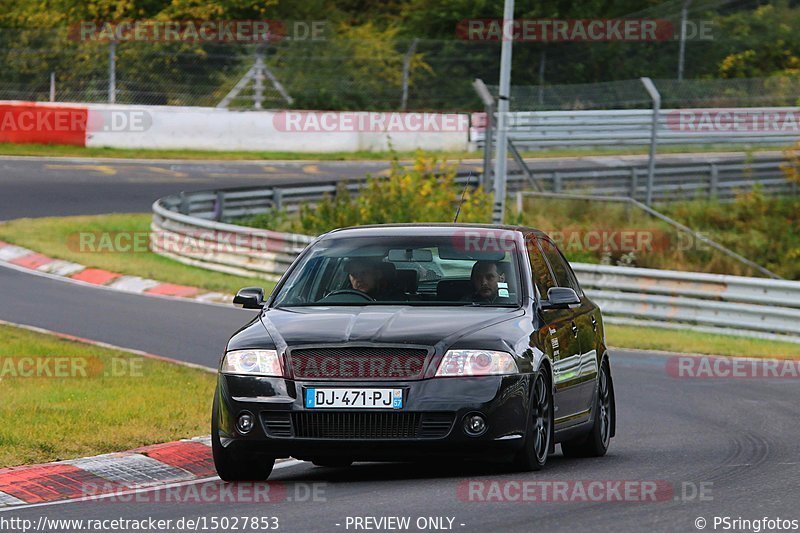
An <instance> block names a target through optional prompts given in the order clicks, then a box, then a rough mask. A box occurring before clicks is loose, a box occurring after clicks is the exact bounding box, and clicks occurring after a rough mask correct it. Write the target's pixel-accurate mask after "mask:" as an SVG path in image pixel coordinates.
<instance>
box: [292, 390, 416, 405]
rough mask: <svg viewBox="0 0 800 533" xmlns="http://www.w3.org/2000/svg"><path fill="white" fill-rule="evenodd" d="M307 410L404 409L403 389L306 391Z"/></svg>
mask: <svg viewBox="0 0 800 533" xmlns="http://www.w3.org/2000/svg"><path fill="white" fill-rule="evenodd" d="M305 399H306V402H305V404H306V409H332V408H338V409H341V408H350V409H354V408H355V409H402V408H403V389H318V388H312V389H306V397H305Z"/></svg>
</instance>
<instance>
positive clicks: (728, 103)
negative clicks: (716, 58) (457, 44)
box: [490, 77, 800, 111]
mask: <svg viewBox="0 0 800 533" xmlns="http://www.w3.org/2000/svg"><path fill="white" fill-rule="evenodd" d="M653 83H654V84H655V86H656V88H657V89H658V91H659V93H660V94H661V106H662V107H664V108H689V107H761V106H800V77H799V78H792V77H771V78H739V79H729V80H724V79H715V80H683V81H678V80H674V79H654V80H653ZM490 89H491V91H492V92H493V93H494V94H495V95H496V94H497V90H498V88H497V86H490ZM651 106H652V99H651V98H650V96H649V95H648V93H647V91H646V90H645V88H644V85H643V84H642V82H641V81H640V80H620V81H611V82H603V83H584V84H571V85H545V86H535V85H514V86H512V88H511V106H510V107H511V110H512V111H550V110H552V111H556V110H563V111H573V110H581V109H644V108H650V107H651Z"/></svg>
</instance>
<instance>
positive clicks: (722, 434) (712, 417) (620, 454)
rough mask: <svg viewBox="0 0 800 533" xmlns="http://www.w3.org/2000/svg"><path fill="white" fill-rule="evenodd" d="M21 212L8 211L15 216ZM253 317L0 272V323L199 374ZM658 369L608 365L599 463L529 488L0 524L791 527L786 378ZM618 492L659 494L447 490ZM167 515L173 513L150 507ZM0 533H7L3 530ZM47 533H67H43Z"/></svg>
mask: <svg viewBox="0 0 800 533" xmlns="http://www.w3.org/2000/svg"><path fill="white" fill-rule="evenodd" d="M218 183H219V182H217V183H215V185H214V186H216V185H217V184H218ZM173 185H174V184H173ZM36 187H38V185H32V188H34V189H35V188H36ZM142 191H143V193H142V194H143V196H144V195H147V194H150V195H152V194H155V195H159V194H161V190H158V191H156V190H155V189H152V190H151V189H149V187H143V188H142ZM167 192H173V191H167ZM28 198H29V199H30V198H31V196H29V197H28ZM84 201H86V199H85V198H84ZM76 202H78V203H80V199H77V200H76ZM89 203H91V202H86V205H88V204H89ZM101 203H102V202H101ZM31 205H32V204H31V203H30V202H26V203H25V204H23V205H22V206H19V207H20V210H21V211H24V210H25V209H31ZM106 210H107V209H106ZM142 210H143V209H139V211H142ZM82 212H89V211H82ZM2 213H4V212H2ZM16 216H20V215H15V216H14V217H16ZM14 217H9V218H14ZM250 316H252V314H251V312H250V311H243V310H238V309H233V308H226V307H223V306H214V305H205V304H199V303H194V302H184V301H176V300H168V299H161V298H153V297H146V296H139V295H132V294H124V293H118V292H113V291H109V290H105V289H100V288H92V287H85V286H80V285H77V284H72V283H68V282H64V281H59V280H53V279H48V278H45V277H41V276H35V275H32V274H28V273H23V272H19V271H16V270H11V269H8V268H0V319H2V320H7V321H11V322H18V323H23V324H29V325H34V326H39V327H44V328H47V329H51V330H55V331H59V332H63V333H69V334H73V335H78V336H82V337H88V338H93V339H96V340H100V341H105V342H109V343H112V344H116V345H119V346H123V347H129V348H136V349H140V350H145V351H148V352H153V353H157V354H160V355H165V356H169V357H175V358H179V359H183V360H186V361H191V362H194V363H199V364H203V365H207V366H215V365H216V363H217V361H218V358H219V355H220V353H221V351H222V349H223V347H224V343H225V341H226V340H227V338H228V336H229V335H230V334H231V333H232V332H233V331H235V330H236V328H237V327H238V326H239V325H241V324H243V323H244V322H245V321H247V320H248V318H249V317H250ZM668 360H669V356H666V355H657V354H646V353H641V352H636V351H627V350H626V351H622V350H616V351H613V352H612V372H613V374H614V377H615V387H616V394H617V404H618V427H617V436H616V438H615V439H614V440H613V441H612V443H611V449H610V451H609V454H608V455H607V456H606V457H603V458H599V459H579V460H568V459H565V458H563V457H562V456H561V454H560V452H557V453H556V455H554V456H552V457H551V458H550V462H549V464H548V466H547V468H546V469H545V470H544V471H543V472H541V473H532V474H520V473H515V472H511V471H509V470H506V469H503V468H502V467H500V466H498V465H493V464H488V463H487V464H467V463H462V462H457V461H454V462H453V463H451V464H446V463H444V462H439V463H436V464H377V463H360V464H356V465H354V466H353V467H351V468H320V467H315V466H313V465H311V464H310V463H301V462H290V463H286V464H285V465H282V466H281V468H279V469H276V470H275V472H274V473H273V476H272V477H271V480H272V481H276V482H278V484H277V485H274V486H273V492H272V493H273V494H275V495H276V499H277V500H278V501H274V502H271V503H250V502H249V501H247V498H246V497H243V498H242V499H243V500H245V501H243V502H238V503H230V502H229V501H224V502H220V501H213V500H214V498H213V497H212V498H210V500H212V501H204V502H202V503H175V502H174V501H172V500H169V498H170V496H169V495H168V494H167V491H166V490H160V491H156V492H150V493H146V494H144V495H139V496H137V498H136V500H135V501H134V502H131V501H130V498H129V499H127V500H125V498H122V497H120V498H118V499H116V500H110V501H108V500H106V501H104V500H99V501H96V502H70V503H65V504H59V505H52V506H41V507H33V508H28V509H20V510H14V511H7V512H3V513H0V518H5V519H10V518H26V519H30V520H33V522H34V523H37V522H38V521H39V520H40V518H42V517H44V518H52V519H89V518H92V519H116V518H127V519H145V518H155V519H159V518H162V519H172V520H173V521H175V520H178V519H180V518H198V517H205V519H206V520H211V517H228V518H233V517H237V516H238V517H242V516H248V517H252V516H260V517H269V516H274V517H277V518H278V519H279V524H280V528H279V530H283V531H355V530H357V529H355V528H354V527H353V525H352V523H351V525H350V526H349V527H348V526H347V524H348V517H350V519H351V520H352V519H353V517H367V516H369V517H375V518H380V517H388V516H399V517H410V519H411V528H410V530H411V531H414V530H417V528H416V521H417V519H418V518H420V517H449V518H452V519H453V523H452V524H453V525H452V529H453V530H457V531H458V530H460V531H494V530H506V531H561V530H572V531H580V530H584V531H617V532H620V531H648V530H657V531H698V529H697V528H696V526H695V521H696V519H698V518H700V517H702V518H704V519H705V520H706V521H707V525H706V527H705V529H706V530H708V531H715V530H716V531H720V530H722V528H721V527H720V526H717V528H716V529H715V528H714V527H713V520H714V517H730V518H731V519H736V518H744V519H752V520H761V519H762V518H763V517H768V518H771V519H775V518H781V519H789V520H791V519H794V520H800V506H798V503H800V486H799V484H798V483H797V480H798V479H800V423H798V416H797V412H798V407H797V406H798V405H800V388H799V387H798V386H797V384H798V382H797V379H782V380H765V379H739V380H737V379H688V378H676V377H672V376H671V375H670V374H669V373H668V372H667V370H666V368H667V362H668ZM623 480H625V481H633V482H636V483H641V482H645V483H648V482H658V483H659V486H660V487H663V486H664V484H666V485H667V486H669V487H671V488H672V491H669V492H667V493H664V492H661V491H659V493H658V495H657V499H658V501H655V502H652V501H651V502H637V501H623V502H619V501H615V502H607V501H595V502H586V501H579V500H580V498H579V497H578V496H575V493H574V492H571V493H570V494H573V496H571V499H572V501H566V502H565V501H556V502H554V501H547V502H541V501H522V502H521V501H514V502H503V503H498V502H482V501H464V499H463V498H462V497H460V496H459V494H462V495H463V492H461V493H460V492H459V488H460V487H462V488H463V486H464V484H465V483H470V482H485V483H491V482H495V481H496V482H500V483H506V482H514V481H517V482H524V481H528V482H530V481H538V482H556V481H566V482H569V483H572V484H573V485H571V486H574V484H576V483H583V482H588V481H602V482H608V483H610V484H611V485H613V483H614V482H615V481H623ZM219 483H220V482H219V480H205V481H199V482H195V484H194V486H193V487H194V488H195V489H205V490H207V491H208V489H209V488H213V487H215V486H216V485H217V484H219ZM312 484H318V485H314V489H315V490H316V491H317V496H316V498H309V497H308V490H309V489H310V488H311V487H312ZM504 486H505V487H508V488H509V490H511V492H512V493H513V494H512V497H515V496H514V494H519V492H515V491H514V486H513V485H504ZM484 487H489V488H490V487H492V485H485V486H484ZM700 490H702V491H703V493H702V495H701V494H699V493H698V491H700ZM208 493H211V494H213V493H214V491H209V492H208ZM183 494H187V492H184V493H183ZM576 498H577V500H576ZM632 499H635V498H632ZM120 500H122V501H120ZM164 501H170V503H166V504H165V503H148V502H164ZM445 523H447V522H446V521H445ZM173 524H174V522H173ZM337 524H338V525H337ZM462 524H463V525H462ZM230 525H231V524H229V526H230ZM3 529H4V530H6V531H18V529H16V530H15V529H12V528H11V527H10V526H9V524H8V523H7V527H4V528H3ZM736 529H738V528H734V530H736ZM48 530H49V531H75V530H77V528H76V527H75V526H73V527H71V528H69V527H68V528H62V529H58V528H56V527H54V526H53V525H52V524H50V527H49V529H48ZM226 530H230V531H233V530H234V529H232V528H231V527H228V528H227V529H226ZM239 530H240V531H241V530H244V531H258V530H259V529H256V528H253V527H247V528H245V529H241V527H240V529H239ZM261 530H263V529H261ZM361 530H363V529H361ZM170 531H179V529H175V528H173V529H171V530H170Z"/></svg>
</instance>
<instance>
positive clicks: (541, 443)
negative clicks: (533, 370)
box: [514, 371, 553, 472]
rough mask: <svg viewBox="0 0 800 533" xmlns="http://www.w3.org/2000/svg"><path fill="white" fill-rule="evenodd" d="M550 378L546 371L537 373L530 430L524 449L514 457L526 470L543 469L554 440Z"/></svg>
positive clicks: (515, 461) (517, 465)
mask: <svg viewBox="0 0 800 533" xmlns="http://www.w3.org/2000/svg"><path fill="white" fill-rule="evenodd" d="M552 396H553V395H552V392H551V390H550V378H549V377H548V375H547V374H546V373H545V372H544V371H540V372H539V373H538V374H537V375H536V381H534V383H533V399H532V405H531V411H530V416H531V420H530V421H529V422H528V431H527V435H526V436H525V442H524V445H523V448H522V450H520V451H519V453H518V454H517V455H516V457H515V458H514V466H515V467H516V468H517V469H518V470H522V471H525V472H529V471H535V470H541V469H542V468H544V465H545V463H547V454H548V452H549V451H550V446H551V443H552V441H553V401H552Z"/></svg>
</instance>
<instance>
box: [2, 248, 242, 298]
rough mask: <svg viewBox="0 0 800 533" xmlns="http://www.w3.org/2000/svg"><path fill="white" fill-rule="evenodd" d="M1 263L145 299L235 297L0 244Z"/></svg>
mask: <svg viewBox="0 0 800 533" xmlns="http://www.w3.org/2000/svg"><path fill="white" fill-rule="evenodd" d="M0 263H5V264H6V265H8V266H11V267H13V268H17V269H23V270H31V271H34V272H36V273H38V274H42V275H46V276H48V277H56V278H64V279H67V280H70V281H74V282H78V283H85V284H88V285H95V286H102V287H105V288H107V289H113V290H118V291H122V292H128V293H133V294H142V295H145V296H161V297H171V298H182V299H189V300H195V301H198V302H203V303H217V304H220V303H222V304H228V303H230V302H231V299H232V298H233V297H232V296H231V295H227V294H223V293H220V292H208V291H204V290H202V289H198V288H197V287H190V286H187V285H176V284H174V283H163V282H161V281H156V280H154V279H147V278H141V277H139V276H126V275H123V274H119V273H117V272H111V271H108V270H103V269H99V268H91V267H87V266H85V265H81V264H79V263H73V262H70V261H63V260H61V259H53V258H52V257H48V256H46V255H43V254H40V253H38V252H34V251H33V250H28V249H27V248H23V247H22V246H16V245H13V244H9V243H7V242H3V241H0Z"/></svg>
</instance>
